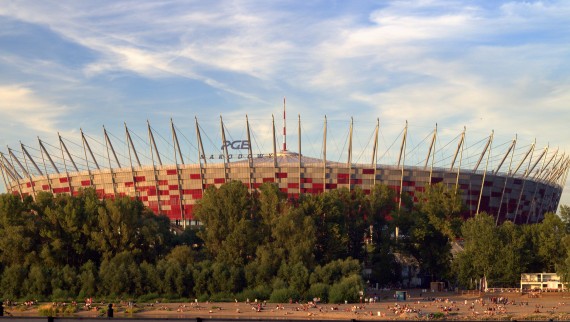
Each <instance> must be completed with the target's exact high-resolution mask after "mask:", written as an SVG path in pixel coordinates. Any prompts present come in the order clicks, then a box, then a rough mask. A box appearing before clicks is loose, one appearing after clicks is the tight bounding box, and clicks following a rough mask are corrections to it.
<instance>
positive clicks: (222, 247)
mask: <svg viewBox="0 0 570 322" xmlns="http://www.w3.org/2000/svg"><path fill="white" fill-rule="evenodd" d="M252 203H253V202H252V198H251V196H250V194H249V192H248V189H247V187H245V185H244V184H243V183H241V182H240V181H231V182H229V183H226V184H224V185H222V186H221V187H220V188H219V189H218V188H216V187H214V186H211V187H209V188H208V189H207V190H206V191H205V193H204V196H203V198H202V199H201V200H200V201H199V202H198V204H197V206H196V208H195V209H196V212H195V217H196V219H198V220H200V222H202V224H203V225H204V229H203V230H201V231H200V232H199V234H198V236H199V237H200V238H202V240H203V241H204V245H205V246H206V249H207V251H208V252H209V253H210V254H211V255H212V256H213V257H214V258H216V261H219V262H224V263H226V264H228V265H237V266H243V265H245V264H246V263H247V262H248V260H249V259H250V258H253V256H254V255H255V250H256V248H257V246H258V244H259V237H258V235H257V228H258V225H257V223H258V222H259V220H258V218H257V217H256V214H255V213H254V212H253V207H252Z"/></svg>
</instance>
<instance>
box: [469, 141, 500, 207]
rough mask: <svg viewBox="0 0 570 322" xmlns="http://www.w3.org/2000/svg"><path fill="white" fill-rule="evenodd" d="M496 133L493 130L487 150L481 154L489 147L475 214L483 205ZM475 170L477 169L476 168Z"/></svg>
mask: <svg viewBox="0 0 570 322" xmlns="http://www.w3.org/2000/svg"><path fill="white" fill-rule="evenodd" d="M494 134H495V131H494V130H493V131H491V136H490V137H489V141H487V146H486V147H485V150H484V151H483V154H482V155H481V158H482V157H483V155H485V153H486V152H487V148H489V152H487V161H486V162H485V171H483V178H482V179H481V190H479V201H477V211H476V212H475V214H476V215H477V214H479V209H480V207H481V198H483V189H484V188H485V178H486V176H487V168H488V167H489V158H490V157H491V149H492V148H493V135H494ZM479 161H481V159H479ZM475 169H477V167H475ZM474 171H475V170H474Z"/></svg>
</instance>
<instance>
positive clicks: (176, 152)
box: [169, 118, 186, 228]
mask: <svg viewBox="0 0 570 322" xmlns="http://www.w3.org/2000/svg"><path fill="white" fill-rule="evenodd" d="M170 129H171V130H172V143H173V145H174V164H175V166H176V182H177V183H178V207H180V218H181V219H182V227H183V228H186V218H185V216H184V202H183V201H184V200H183V198H184V195H183V194H182V181H181V179H180V168H179V167H178V156H180V163H181V164H184V157H183V156H182V151H180V145H179V144H178V136H177V135H176V130H175V129H174V122H172V118H171V119H170ZM170 200H172V199H170ZM170 200H169V202H170ZM171 207H172V205H171Z"/></svg>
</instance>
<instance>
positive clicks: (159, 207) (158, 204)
mask: <svg viewBox="0 0 570 322" xmlns="http://www.w3.org/2000/svg"><path fill="white" fill-rule="evenodd" d="M146 124H147V129H148V140H149V143H150V144H149V146H150V158H151V160H152V173H153V175H154V188H155V189H156V203H157V210H158V214H161V213H162V205H161V204H160V190H159V187H158V175H157V174H156V164H155V163H154V151H153V147H154V150H156V156H157V157H158V162H159V164H160V165H162V161H161V160H160V155H159V154H158V150H157V148H156V144H155V142H154V136H153V135H152V129H151V128H150V122H149V121H148V120H146ZM149 201H150V200H149Z"/></svg>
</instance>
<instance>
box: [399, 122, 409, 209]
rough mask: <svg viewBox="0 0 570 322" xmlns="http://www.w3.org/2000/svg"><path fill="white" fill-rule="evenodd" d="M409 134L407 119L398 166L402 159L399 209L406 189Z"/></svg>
mask: <svg viewBox="0 0 570 322" xmlns="http://www.w3.org/2000/svg"><path fill="white" fill-rule="evenodd" d="M407 136H408V121H407V120H406V127H405V128H404V135H403V137H402V145H401V146H400V155H399V156H398V166H400V161H402V162H401V163H402V168H401V170H402V174H401V176H400V198H399V200H398V210H399V209H402V195H403V190H404V165H405V164H406V141H407Z"/></svg>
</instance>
